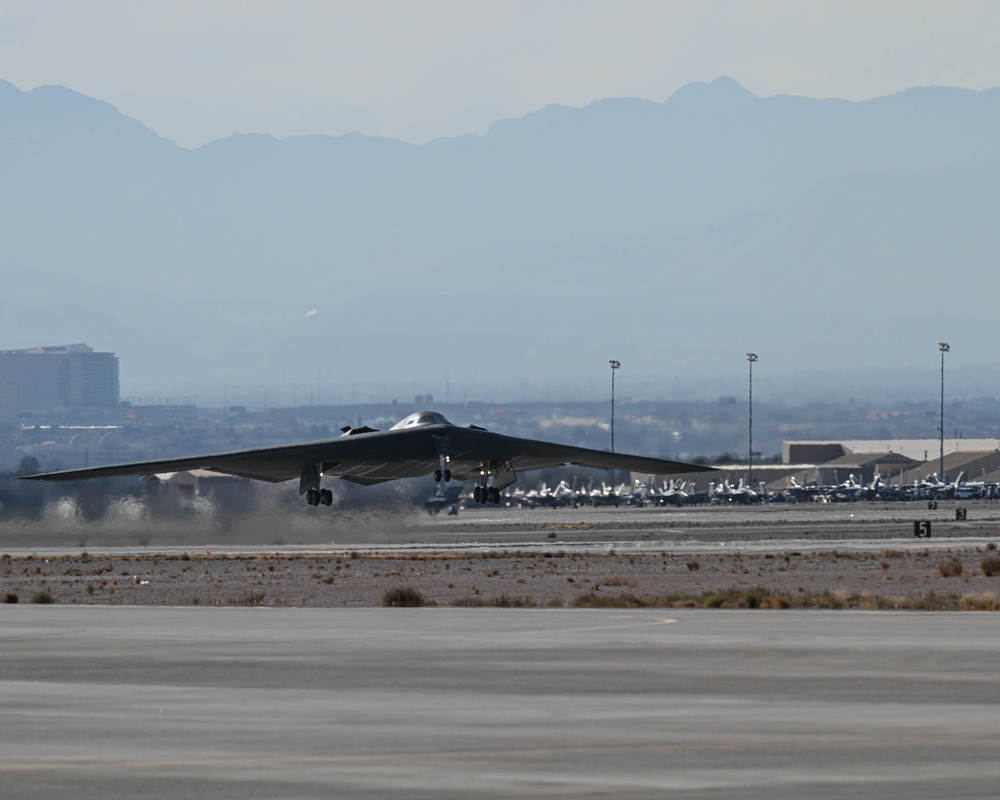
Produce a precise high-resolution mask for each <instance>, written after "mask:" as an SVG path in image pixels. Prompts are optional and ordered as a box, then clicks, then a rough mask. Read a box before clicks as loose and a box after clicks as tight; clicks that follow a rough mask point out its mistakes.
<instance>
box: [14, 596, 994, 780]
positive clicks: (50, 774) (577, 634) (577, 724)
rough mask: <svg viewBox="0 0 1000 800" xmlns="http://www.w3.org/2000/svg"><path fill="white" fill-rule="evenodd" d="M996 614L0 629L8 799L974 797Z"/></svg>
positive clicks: (319, 616) (614, 614)
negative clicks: (138, 797)
mask: <svg viewBox="0 0 1000 800" xmlns="http://www.w3.org/2000/svg"><path fill="white" fill-rule="evenodd" d="M997 663H1000V637H997V636H996V617H995V616H994V615H985V614H924V613H913V612H893V613H882V612H863V613H852V612H822V611H808V612H795V611H779V612H748V611H742V612H724V611H722V612H720V611H693V610H686V609H678V610H671V611H669V612H635V611H595V610H569V609H559V610H541V609H532V610H503V609H481V610H468V609H445V608H438V609H396V610H393V609H349V610H342V609H335V610H334V609H287V608H281V609H263V608H250V609H247V608H204V607H202V608H183V609H182V608H150V607H125V608H114V607H67V606H23V605H22V606H0V687H2V697H3V702H2V704H0V721H2V724H0V795H2V796H3V797H5V798H6V797H10V798H34V797H46V798H50V797H63V796H73V797H75V798H102V799H103V798H118V797H122V798H124V797H129V798H134V797H136V796H141V797H144V798H154V799H155V798H168V797H169V798H175V797H179V796H185V797H213V798H276V797H282V798H286V797H288V798H291V797H294V798H331V797H337V798H361V797H364V798H371V797H377V798H396V797H398V798H499V797H574V798H575V797H589V798H605V797H606V798H610V797H616V798H617V797H635V798H647V797H648V798H654V797H655V798H662V797H664V796H670V797H672V798H702V797H712V798H718V797H726V798H730V797H731V798H819V797H822V798H831V797H845V798H846V797H851V798H859V797H860V798H865V797H879V798H885V797H906V798H935V799H937V798H943V797H949V798H978V797H981V798H993V797H996V794H997V790H996V787H997V782H998V780H1000V713H998V711H1000V709H998V703H1000V680H998V678H997V669H996V665H997Z"/></svg>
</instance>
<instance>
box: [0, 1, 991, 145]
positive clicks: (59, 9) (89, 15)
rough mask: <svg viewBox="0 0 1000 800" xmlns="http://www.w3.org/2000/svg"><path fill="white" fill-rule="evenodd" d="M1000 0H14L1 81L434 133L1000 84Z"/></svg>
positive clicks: (323, 125) (233, 116)
mask: <svg viewBox="0 0 1000 800" xmlns="http://www.w3.org/2000/svg"><path fill="white" fill-rule="evenodd" d="M998 34H1000V2H994V0H950V2H947V3H945V2H941V1H940V0H930V1H928V0H877V2H872V0H862V1H861V2H857V1H856V0H836V1H835V2H832V1H831V2H826V1H825V0H812V2H802V0H791V1H790V0H743V1H742V2H739V1H738V0H661V1H660V2H653V1H650V0H614V2H609V1H608V0H419V2H418V1H417V0H361V1H358V0H343V1H338V0H325V1H315V0H282V1H281V2H275V1H273V0H240V1H239V2H232V1H230V0H194V1H191V0H170V2H165V0H160V1H159V2H154V1H153V0H88V1H87V2H79V0H0V79H3V80H6V81H9V82H11V83H13V84H14V85H16V86H17V87H19V88H20V89H22V90H25V91H27V90H30V89H33V88H35V87H37V86H40V85H45V84H60V85H63V86H68V87H69V88H71V89H75V90H76V91H79V92H82V93H83V94H86V95H89V96H91V97H96V98H98V99H101V100H105V101H107V102H109V103H111V104H112V105H114V106H115V107H117V108H118V109H119V110H120V111H122V112H123V113H125V114H127V115H129V116H131V117H134V118H136V119H138V120H139V121H140V122H142V123H144V124H145V125H147V126H149V127H150V128H152V129H153V130H154V131H156V132H157V133H158V134H160V135H161V136H164V137H166V138H168V139H171V140H173V141H176V142H177V143H179V144H181V145H183V146H185V147H197V146H200V145H202V144H204V143H206V142H208V141H212V140H214V139H219V138H223V137H226V136H229V135H230V134H232V133H233V132H240V133H270V134H273V135H275V136H277V137H279V138H283V137H286V136H292V135H298V134H310V133H325V134H331V135H340V134H343V133H347V132H349V131H358V132H361V133H365V134H369V135H381V136H388V137H392V138H397V139H403V140H405V141H409V142H414V143H422V142H426V141H429V140H431V139H434V138H438V137H442V136H456V135H460V134H463V133H484V132H485V131H486V130H487V129H488V128H489V126H490V125H491V124H492V123H493V122H495V121H496V120H498V119H503V118H507V117H520V116H523V115H525V114H527V113H529V112H531V111H534V110H536V109H538V108H541V107H543V106H545V105H547V104H549V103H559V104H563V105H569V106H577V107H579V106H584V105H586V104H587V103H589V102H591V101H593V100H598V99H602V98H606V97H641V98H646V99H650V100H655V101H658V102H662V101H663V100H665V99H666V98H667V97H669V96H670V95H671V94H672V93H673V92H674V91H675V90H676V89H678V88H679V87H680V86H683V85H684V84H686V83H689V82H691V81H706V82H707V81H712V80H714V79H715V78H717V77H719V76H723V75H726V76H729V77H732V78H735V79H736V80H737V81H739V82H740V83H741V84H743V85H744V86H745V87H746V88H748V89H749V90H750V91H752V92H753V93H754V94H756V95H758V96H761V97H764V96H769V95H774V94H793V95H803V96H807V97H841V98H845V99H850V100H864V99H868V98H871V97H877V96H880V95H885V94H890V93H893V92H896V91H900V90H902V89H906V88H909V87H912V86H921V85H949V86H961V87H965V88H969V89H986V88H992V87H996V86H1000V48H998V47H997V46H996V42H997V40H998V38H1000V37H998Z"/></svg>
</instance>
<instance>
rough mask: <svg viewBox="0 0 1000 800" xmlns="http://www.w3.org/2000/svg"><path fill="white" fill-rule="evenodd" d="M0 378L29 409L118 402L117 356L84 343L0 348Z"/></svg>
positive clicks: (108, 404) (103, 404) (115, 403)
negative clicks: (95, 349)
mask: <svg viewBox="0 0 1000 800" xmlns="http://www.w3.org/2000/svg"><path fill="white" fill-rule="evenodd" d="M0 381H2V382H5V383H9V384H16V387H17V394H18V404H19V406H20V408H22V409H26V410H48V409H54V408H84V407H98V406H117V405H118V401H119V392H120V389H119V383H118V356H116V355H115V354H114V353H95V352H94V349H93V348H92V347H89V346H88V345H85V344H69V345H60V346H57V347H35V348H31V349H28V350H3V351H0Z"/></svg>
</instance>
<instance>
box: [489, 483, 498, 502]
mask: <svg viewBox="0 0 1000 800" xmlns="http://www.w3.org/2000/svg"><path fill="white" fill-rule="evenodd" d="M489 493H490V494H489V502H491V503H493V505H498V504H499V503H500V490H499V489H497V488H496V487H495V486H491V487H490V488H489Z"/></svg>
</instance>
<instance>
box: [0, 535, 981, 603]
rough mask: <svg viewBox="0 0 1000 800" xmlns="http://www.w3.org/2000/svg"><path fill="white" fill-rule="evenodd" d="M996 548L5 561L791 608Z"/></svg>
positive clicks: (19, 572)
mask: <svg viewBox="0 0 1000 800" xmlns="http://www.w3.org/2000/svg"><path fill="white" fill-rule="evenodd" d="M992 558H995V556H994V555H993V554H992V551H989V550H986V549H985V548H973V549H971V550H970V549H965V548H956V549H954V550H952V549H948V550H933V551H930V550H913V551H903V550H889V549H886V550H883V551H881V552H873V553H856V552H842V551H838V550H836V548H831V549H830V550H829V551H822V552H807V553H800V552H796V551H795V550H788V551H784V552H777V553H764V554H760V553H755V554H746V553H709V554H700V555H691V554H689V553H686V554H683V555H672V554H670V553H669V552H663V553H646V554H638V555H620V554H593V553H574V552H565V551H562V550H559V549H555V548H554V549H553V550H552V551H550V552H531V553H519V552H517V551H516V550H512V551H509V552H501V553H495V554H494V553H485V554H480V553H466V554H462V553H447V554H419V555H399V554H391V555H387V554H357V553H355V554H352V553H350V552H345V553H340V554H334V553H323V554H292V555H266V554H254V555H213V554H210V553H197V554H192V555H188V554H184V553H182V554H169V555H149V556H145V555H100V556H90V555H88V554H86V553H81V554H80V555H72V556H70V555H66V556H52V557H44V556H32V555H28V556H9V555H8V556H3V558H2V561H0V598H2V599H3V600H5V601H6V602H8V603H10V602H22V603H26V602H55V603H63V604H114V605H261V606H313V607H317V606H318V607H342V606H377V605H382V604H388V603H391V602H392V600H393V599H394V597H396V596H397V595H398V596H399V597H402V598H403V601H405V599H406V598H413V597H414V596H417V595H415V594H414V592H413V591H409V592H403V593H402V594H400V590H415V592H416V593H419V597H421V598H423V602H424V603H426V604H436V605H525V606H570V605H574V604H580V603H585V604H586V603H588V600H587V598H590V600H589V602H590V603H594V602H606V603H609V604H613V603H614V602H620V601H621V599H622V597H623V596H626V597H627V596H634V597H636V598H661V599H662V598H667V601H666V602H667V603H668V604H669V603H677V604H681V603H683V602H684V601H685V600H686V599H691V598H699V604H700V603H701V601H702V600H704V598H706V597H707V596H709V595H712V594H713V593H727V592H728V593H734V592H735V593H737V594H739V593H741V592H742V593H745V592H746V591H747V590H754V589H760V590H766V592H767V593H768V594H770V595H778V596H780V597H782V598H785V599H786V600H787V601H788V602H789V604H790V605H802V604H803V601H804V598H806V597H810V596H812V597H815V596H817V595H830V596H832V597H833V598H838V597H839V598H842V599H847V598H855V600H854V604H855V605H857V604H861V605H864V603H865V601H864V599H863V598H868V599H869V602H872V601H873V600H874V598H881V599H882V600H884V601H886V602H887V603H889V604H890V605H893V604H895V605H902V606H905V605H907V602H908V603H909V605H914V601H915V600H916V599H918V598H926V597H927V596H928V595H934V596H940V597H946V596H952V597H956V598H961V597H970V596H974V597H987V598H988V597H989V596H991V595H992V596H993V597H994V598H995V597H996V596H998V595H1000V575H997V576H996V577H988V576H987V575H986V574H984V569H983V564H984V561H985V562H987V565H988V564H989V563H990V562H989V561H988V560H989V559H992ZM986 571H989V568H988V566H987V570H986ZM393 593H395V594H393ZM858 598H861V599H858ZM716 602H717V603H718V602H721V601H719V600H716ZM815 602H817V601H816V600H813V603H815ZM724 604H728V603H724ZM806 605H808V603H806ZM986 605H987V606H990V605H992V604H991V603H986Z"/></svg>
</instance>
